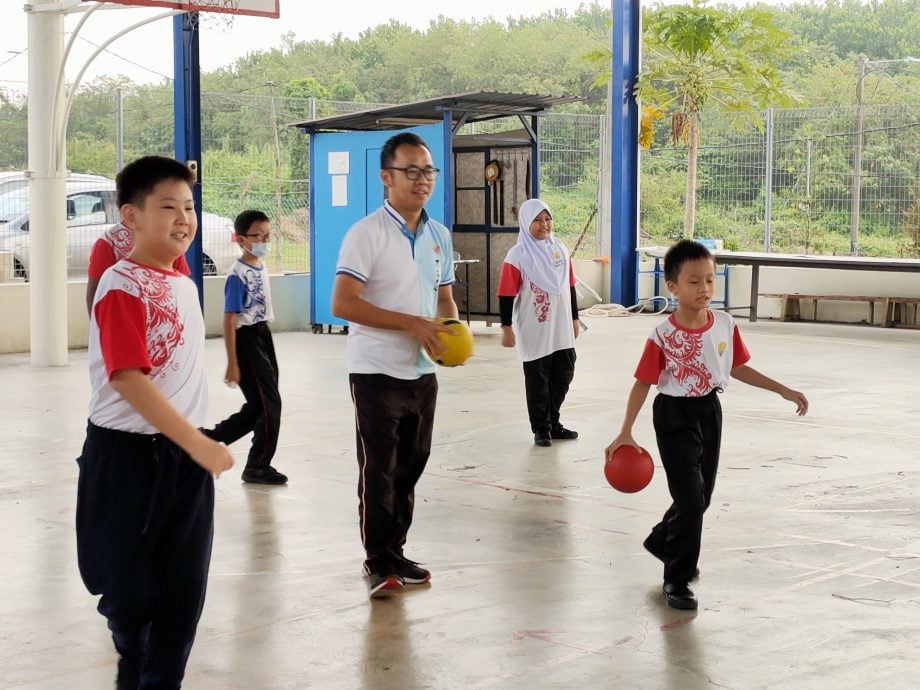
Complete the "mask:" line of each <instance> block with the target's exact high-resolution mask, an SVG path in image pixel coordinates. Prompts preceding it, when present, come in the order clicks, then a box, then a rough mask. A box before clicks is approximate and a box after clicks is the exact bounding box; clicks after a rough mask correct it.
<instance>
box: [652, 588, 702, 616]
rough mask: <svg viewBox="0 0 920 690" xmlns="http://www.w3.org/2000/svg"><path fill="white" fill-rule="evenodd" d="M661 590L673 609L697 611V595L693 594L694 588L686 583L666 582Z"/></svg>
mask: <svg viewBox="0 0 920 690" xmlns="http://www.w3.org/2000/svg"><path fill="white" fill-rule="evenodd" d="M661 591H662V592H663V593H664V598H665V599H666V600H667V602H668V606H670V607H671V608H672V609H680V610H682V611H696V609H697V607H698V606H699V604H698V603H697V601H696V597H695V596H694V595H693V590H691V589H690V588H689V587H688V586H687V585H685V584H683V585H682V584H677V583H675V582H665V583H664V587H662V588H661Z"/></svg>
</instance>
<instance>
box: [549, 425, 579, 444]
mask: <svg viewBox="0 0 920 690" xmlns="http://www.w3.org/2000/svg"><path fill="white" fill-rule="evenodd" d="M549 435H550V437H551V438H554V439H556V440H557V441H574V440H575V439H576V438H578V432H577V431H572V430H571V429H566V428H565V427H564V426H562V425H561V424H560V425H559V426H557V427H553V429H551V430H550V432H549Z"/></svg>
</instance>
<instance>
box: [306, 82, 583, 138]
mask: <svg viewBox="0 0 920 690" xmlns="http://www.w3.org/2000/svg"><path fill="white" fill-rule="evenodd" d="M578 100H581V99H579V98H578V97H576V96H539V95H535V94H523V93H494V92H488V91H471V92H469V93H458V94H454V95H453V96H442V97H441V98H432V99H430V100H427V101H417V102H415V103H404V104H402V105H393V106H388V107H386V108H376V109H374V110H364V111H361V112H357V113H349V114H347V115H334V116H332V117H324V118H320V119H317V120H305V121H303V122H293V123H291V126H292V127H299V128H301V129H303V130H305V131H307V132H318V131H326V130H355V131H365V130H387V129H401V128H404V127H415V126H417V125H429V124H433V123H435V122H443V121H444V111H447V110H449V111H450V112H451V118H452V120H453V123H454V124H457V122H459V121H460V119H461V117H464V116H465V120H464V121H465V122H481V121H483V120H494V119H496V118H500V117H509V116H514V115H523V116H527V117H529V116H532V115H540V114H541V113H543V112H545V111H546V110H548V109H549V108H551V107H553V106H554V105H561V104H563V103H573V102H575V101H578Z"/></svg>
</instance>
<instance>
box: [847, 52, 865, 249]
mask: <svg viewBox="0 0 920 690" xmlns="http://www.w3.org/2000/svg"><path fill="white" fill-rule="evenodd" d="M867 63H868V60H867V59H866V56H865V55H860V56H859V64H858V73H859V74H858V76H857V79H856V135H855V136H856V140H855V142H854V149H853V192H852V194H851V197H852V199H851V202H850V256H856V255H858V254H859V206H860V203H859V197H860V192H861V191H862V182H861V180H860V175H861V174H862V150H863V82H865V80H866V65H867Z"/></svg>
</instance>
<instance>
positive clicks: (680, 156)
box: [0, 83, 920, 277]
mask: <svg viewBox="0 0 920 690" xmlns="http://www.w3.org/2000/svg"><path fill="white" fill-rule="evenodd" d="M172 103H173V95H172V90H171V89H169V88H163V89H151V88H149V87H144V88H138V87H136V88H132V89H126V90H125V92H124V93H123V94H120V96H119V97H118V98H112V96H111V93H110V92H105V93H103V92H101V91H93V90H90V91H87V92H86V93H81V95H80V96H79V97H78V98H77V101H76V104H75V107H74V113H73V116H72V118H71V123H70V130H69V135H68V161H69V165H70V167H71V168H72V169H73V170H75V171H80V172H92V173H95V174H97V175H101V176H104V177H105V178H108V179H109V180H113V179H114V176H115V173H116V171H117V169H118V165H119V161H130V160H132V159H134V158H136V157H138V156H141V155H146V154H160V155H165V156H170V155H173V106H172ZM383 105H385V104H377V103H354V102H339V101H324V100H319V99H314V98H291V97H286V96H282V95H279V94H278V93H276V91H275V88H274V86H273V85H271V84H268V85H265V86H262V87H259V88H258V89H253V90H252V91H249V92H242V93H203V94H202V103H201V121H202V148H203V159H204V160H203V166H202V180H203V210H204V211H205V212H206V213H207V216H206V218H205V222H204V225H205V227H204V229H203V235H204V237H205V253H206V254H207V255H208V258H209V260H210V262H211V264H212V265H213V270H214V271H216V272H221V271H222V270H223V267H224V266H226V265H227V263H228V262H230V261H232V260H233V258H234V257H235V256H236V253H237V249H236V245H235V244H234V243H233V240H232V230H231V229H230V224H231V223H232V218H233V217H235V216H236V214H237V213H239V212H240V211H241V210H243V209H246V208H259V209H261V210H263V211H265V212H266V213H268V214H269V216H270V217H271V218H272V222H273V227H274V229H275V235H274V239H273V242H272V244H273V248H272V255H271V256H270V257H269V258H268V262H269V265H270V268H271V269H272V270H274V271H290V272H298V271H307V270H309V263H310V262H309V256H310V254H309V208H308V201H309V139H308V138H307V137H306V136H304V135H303V134H301V133H299V132H298V131H296V130H295V129H294V128H292V127H290V126H288V124H287V123H290V122H293V121H300V120H304V119H309V118H313V117H326V116H329V115H335V114H342V113H348V112H354V111H356V110H362V109H368V108H375V107H381V106H383ZM918 110H920V108H918V106H916V105H903V106H863V107H862V109H861V112H860V111H859V110H858V109H857V108H853V107H850V108H846V107H840V108H830V109H799V110H781V111H780V110H777V111H770V112H768V113H766V115H765V118H764V121H765V125H764V127H763V129H762V130H758V129H757V128H754V127H752V126H747V127H741V128H738V127H735V126H734V125H733V123H732V122H731V121H730V120H729V118H728V117H724V116H712V117H709V118H707V119H706V120H704V122H703V129H702V138H701V146H700V149H699V166H698V177H699V179H698V190H697V198H698V205H697V216H696V232H695V235H696V237H700V238H704V237H707V238H719V239H722V240H723V242H724V245H725V247H726V248H733V249H747V250H764V249H766V250H771V251H779V252H809V253H816V254H847V253H849V252H850V244H851V238H855V242H856V245H857V248H858V250H859V251H860V253H865V254H868V255H875V256H920V112H918ZM119 119H120V121H121V122H122V126H121V127H120V128H119V127H118V126H117V124H116V123H117V122H119ZM0 127H2V131H0V139H2V142H0V143H2V144H3V145H2V146H0V171H3V170H10V171H14V173H12V174H15V171H22V170H24V169H25V167H26V160H27V149H26V141H25V139H26V110H25V94H24V85H21V84H3V83H0ZM519 127H520V123H519V122H518V121H517V120H516V119H511V120H505V121H501V120H498V121H492V122H485V123H477V124H476V128H477V129H476V130H475V131H478V132H487V131H502V130H507V129H517V128H519ZM606 127H607V124H606V118H605V117H604V116H602V115H597V114H575V113H565V112H556V113H550V114H548V115H546V116H544V117H542V118H540V121H539V134H540V150H539V156H540V174H541V179H540V186H541V196H542V197H543V198H544V199H545V200H546V201H547V203H549V205H550V207H551V208H552V209H553V211H554V215H555V218H556V230H557V232H558V234H559V235H560V236H561V237H562V238H563V239H564V241H565V242H566V244H567V246H568V247H569V248H570V249H577V251H575V252H574V253H575V255H576V256H578V257H580V258H586V257H591V256H594V255H595V254H597V253H599V251H600V248H599V246H598V240H597V238H598V237H600V236H602V235H603V233H604V229H603V228H602V227H601V219H600V217H599V214H598V212H597V208H598V202H599V200H602V199H604V198H605V195H606V194H607V190H605V189H602V188H601V186H600V180H601V179H603V175H602V174H601V173H602V170H601V165H602V164H603V163H604V161H603V160H602V159H603V155H602V153H601V142H602V140H603V139H604V135H605V129H606ZM664 129H665V128H664V127H659V130H660V131H659V132H658V134H657V136H656V143H655V145H654V146H653V147H652V148H651V149H650V150H648V151H644V152H643V153H642V165H641V182H640V189H641V203H640V239H639V242H640V244H646V243H653V244H668V243H671V242H673V241H675V240H677V239H679V238H680V237H682V236H683V198H684V193H685V182H686V168H687V160H686V149H685V148H683V147H679V148H675V147H672V146H670V145H669V144H668V143H667V140H666V137H667V132H665V131H664ZM117 131H121V132H123V135H122V139H123V141H119V140H118V137H117V135H116V132H117ZM463 131H464V132H469V131H474V130H471V129H469V128H465V129H464V130H463ZM859 131H861V132H862V136H858V135H857V132H859ZM854 161H858V162H859V168H858V169H859V170H860V173H859V175H858V176H857V175H855V174H854V169H855V168H854ZM0 174H2V172H0ZM74 184H76V182H74ZM87 184H89V183H87ZM97 186H98V185H97ZM2 191H3V190H2V187H0V193H2ZM70 191H71V188H69V192H68V193H69V194H70ZM73 191H74V193H75V194H79V193H82V194H83V196H84V197H85V196H86V195H87V194H89V193H90V192H93V193H96V192H97V190H95V189H90V188H88V187H80V188H79V189H78V188H76V187H73ZM100 194H101V193H100ZM5 198H6V197H3V196H0V216H2V214H3V206H4V203H7V202H9V199H7V202H4V199H5ZM20 201H21V200H20ZM26 201H27V200H26ZM77 202H79V203H77ZM74 206H75V208H76V207H80V208H82V207H83V206H86V208H87V209H89V210H90V211H91V210H92V208H95V204H93V205H90V204H89V202H88V201H87V199H86V198H79V199H78V198H75V199H74ZM106 208H108V206H106ZM855 208H858V209H859V212H858V213H855V212H854V209H855ZM95 213H97V214H98V211H96V212H95ZM114 213H117V209H115V210H114ZM7 215H8V214H7ZM93 219H95V220H99V218H98V217H97V216H93ZM109 222H114V217H113V218H108V217H106V218H105V219H104V222H103V223H96V224H92V223H88V224H83V225H79V224H74V225H73V227H70V226H71V222H70V221H68V226H69V227H68V235H69V239H68V244H69V245H70V244H71V243H72V242H73V243H75V244H84V245H85V244H87V242H89V241H90V240H92V239H94V238H95V236H98V234H99V233H101V231H102V230H103V229H104V228H105V227H107V224H108V223H109ZM81 233H82V235H81ZM10 235H11V231H10V227H9V224H4V222H3V221H0V250H3V249H4V248H5V246H4V243H5V244H9V243H10V239H9V237H10ZM70 235H74V239H73V240H71V239H70ZM78 236H79V237H78ZM20 241H21V240H20ZM71 254H72V258H73V261H72V262H71V264H70V265H69V273H70V276H71V277H79V276H82V275H85V268H86V266H85V261H83V260H81V259H80V258H79V256H80V255H79V252H76V251H74V252H71Z"/></svg>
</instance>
